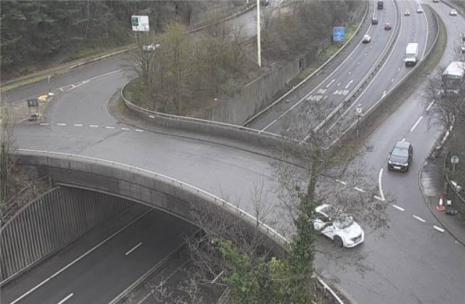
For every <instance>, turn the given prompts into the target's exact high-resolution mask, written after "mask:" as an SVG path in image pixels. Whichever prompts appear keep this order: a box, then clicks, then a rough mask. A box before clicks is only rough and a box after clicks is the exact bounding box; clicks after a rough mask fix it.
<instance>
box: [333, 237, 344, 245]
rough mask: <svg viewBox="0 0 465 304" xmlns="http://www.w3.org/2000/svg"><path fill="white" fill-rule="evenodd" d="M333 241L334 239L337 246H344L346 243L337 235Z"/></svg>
mask: <svg viewBox="0 0 465 304" xmlns="http://www.w3.org/2000/svg"><path fill="white" fill-rule="evenodd" d="M333 241H334V244H335V245H336V247H342V246H343V245H344V244H343V243H342V239H341V238H340V237H338V236H337V235H336V236H335V237H334V239H333Z"/></svg>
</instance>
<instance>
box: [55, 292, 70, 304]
mask: <svg viewBox="0 0 465 304" xmlns="http://www.w3.org/2000/svg"><path fill="white" fill-rule="evenodd" d="M72 296H74V293H70V294H69V295H67V296H66V297H65V298H64V299H63V300H61V301H60V302H58V303H57V304H63V303H65V302H66V301H68V300H69V299H70V298H71V297H72Z"/></svg>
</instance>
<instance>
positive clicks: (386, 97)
mask: <svg viewBox="0 0 465 304" xmlns="http://www.w3.org/2000/svg"><path fill="white" fill-rule="evenodd" d="M430 9H431V8H430ZM431 12H432V15H433V16H434V20H435V23H436V25H437V27H438V31H437V32H436V36H435V37H434V40H433V43H432V45H431V48H430V49H429V50H428V52H427V53H426V54H425V56H424V59H423V60H422V61H421V62H420V63H419V64H418V66H417V67H416V68H415V69H414V70H411V71H409V72H408V73H407V74H405V75H404V77H402V79H401V80H399V82H398V83H397V84H396V85H395V86H394V87H392V88H391V89H390V90H389V92H387V93H386V95H384V96H383V97H381V98H380V99H379V100H378V101H376V102H375V103H374V104H373V105H372V106H371V107H370V108H368V110H367V111H366V113H365V115H363V116H362V118H361V119H360V120H359V121H357V120H355V121H354V122H353V123H352V124H351V125H350V126H349V127H348V128H347V129H345V130H344V131H343V132H342V134H341V135H340V136H338V137H337V138H336V139H335V140H333V141H332V142H331V143H330V144H329V146H328V147H333V146H335V145H336V144H337V143H338V142H340V141H341V140H342V139H343V138H344V137H346V136H347V135H348V134H349V133H350V132H352V131H353V130H354V129H355V127H356V126H357V125H361V124H363V123H364V122H366V120H368V118H371V115H373V113H374V112H376V110H377V109H378V108H379V107H380V106H381V105H382V104H384V101H385V100H390V99H392V98H393V96H394V95H395V94H397V93H398V90H399V89H400V88H401V87H402V86H403V85H404V83H405V81H406V80H408V78H410V77H411V76H412V75H414V74H415V73H416V72H417V71H419V70H420V69H421V68H420V67H423V66H424V65H425V64H426V63H427V62H428V59H429V58H430V56H431V54H432V52H433V50H434V49H435V47H436V45H437V42H438V40H439V33H440V30H439V28H440V27H441V26H442V28H444V26H443V25H442V21H441V20H440V18H439V16H438V15H437V13H436V12H435V11H434V10H432V9H431ZM443 35H446V36H447V32H445V31H444V33H443Z"/></svg>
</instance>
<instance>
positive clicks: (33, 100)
mask: <svg viewBox="0 0 465 304" xmlns="http://www.w3.org/2000/svg"><path fill="white" fill-rule="evenodd" d="M38 106H39V101H38V100H37V98H31V99H28V100H27V107H28V108H34V107H38Z"/></svg>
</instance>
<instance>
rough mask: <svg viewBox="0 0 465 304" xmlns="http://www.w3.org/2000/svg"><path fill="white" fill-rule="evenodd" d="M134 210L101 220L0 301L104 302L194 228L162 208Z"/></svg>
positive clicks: (17, 282)
mask: <svg viewBox="0 0 465 304" xmlns="http://www.w3.org/2000/svg"><path fill="white" fill-rule="evenodd" d="M136 209H137V212H136V211H133V212H132V213H133V214H132V217H131V220H130V221H128V222H125V221H124V220H125V217H126V220H127V216H128V215H127V214H126V215H125V216H123V218H121V219H116V220H115V222H113V223H105V224H101V225H100V226H98V227H96V229H93V230H91V231H90V232H89V233H88V234H87V235H85V236H84V237H83V238H81V239H79V240H78V241H77V242H74V243H73V244H72V245H71V246H69V247H67V248H65V249H64V250H63V251H62V252H60V253H59V254H58V255H57V256H54V257H53V258H51V259H49V260H47V261H45V262H44V263H42V264H41V265H39V266H38V267H36V268H33V269H32V270H31V271H30V272H28V273H27V274H26V275H24V276H21V277H20V278H18V279H17V280H15V281H13V282H12V283H10V284H8V285H6V286H5V287H3V288H2V292H1V302H2V303H5V304H6V303H11V304H13V303H31V304H37V303H65V302H66V303H67V304H71V303H81V304H84V303H108V302H110V301H111V300H112V299H113V298H115V297H116V296H117V295H118V294H120V293H121V292H122V291H123V290H125V289H126V288H127V287H128V286H129V285H130V284H132V283H133V282H134V281H136V280H137V279H138V278H139V277H140V276H141V275H143V274H144V273H145V272H146V271H147V270H148V269H150V268H152V267H153V266H155V265H157V264H158V263H160V261H161V260H162V259H163V258H165V257H167V256H169V255H170V254H171V253H172V252H174V251H176V249H177V248H178V247H179V246H180V245H181V244H182V243H183V242H184V240H185V238H186V237H188V236H190V235H192V234H193V233H194V232H195V229H196V228H195V227H194V226H192V225H191V224H188V223H186V222H184V221H181V220H179V219H177V218H175V217H173V216H171V215H168V214H166V213H164V212H161V211H157V210H151V209H148V208H146V207H143V208H142V207H140V208H136ZM109 226H112V227H109ZM109 231H111V233H109ZM102 239H103V240H102ZM94 246H95V247H94ZM91 248H95V250H93V251H90V249H91Z"/></svg>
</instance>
